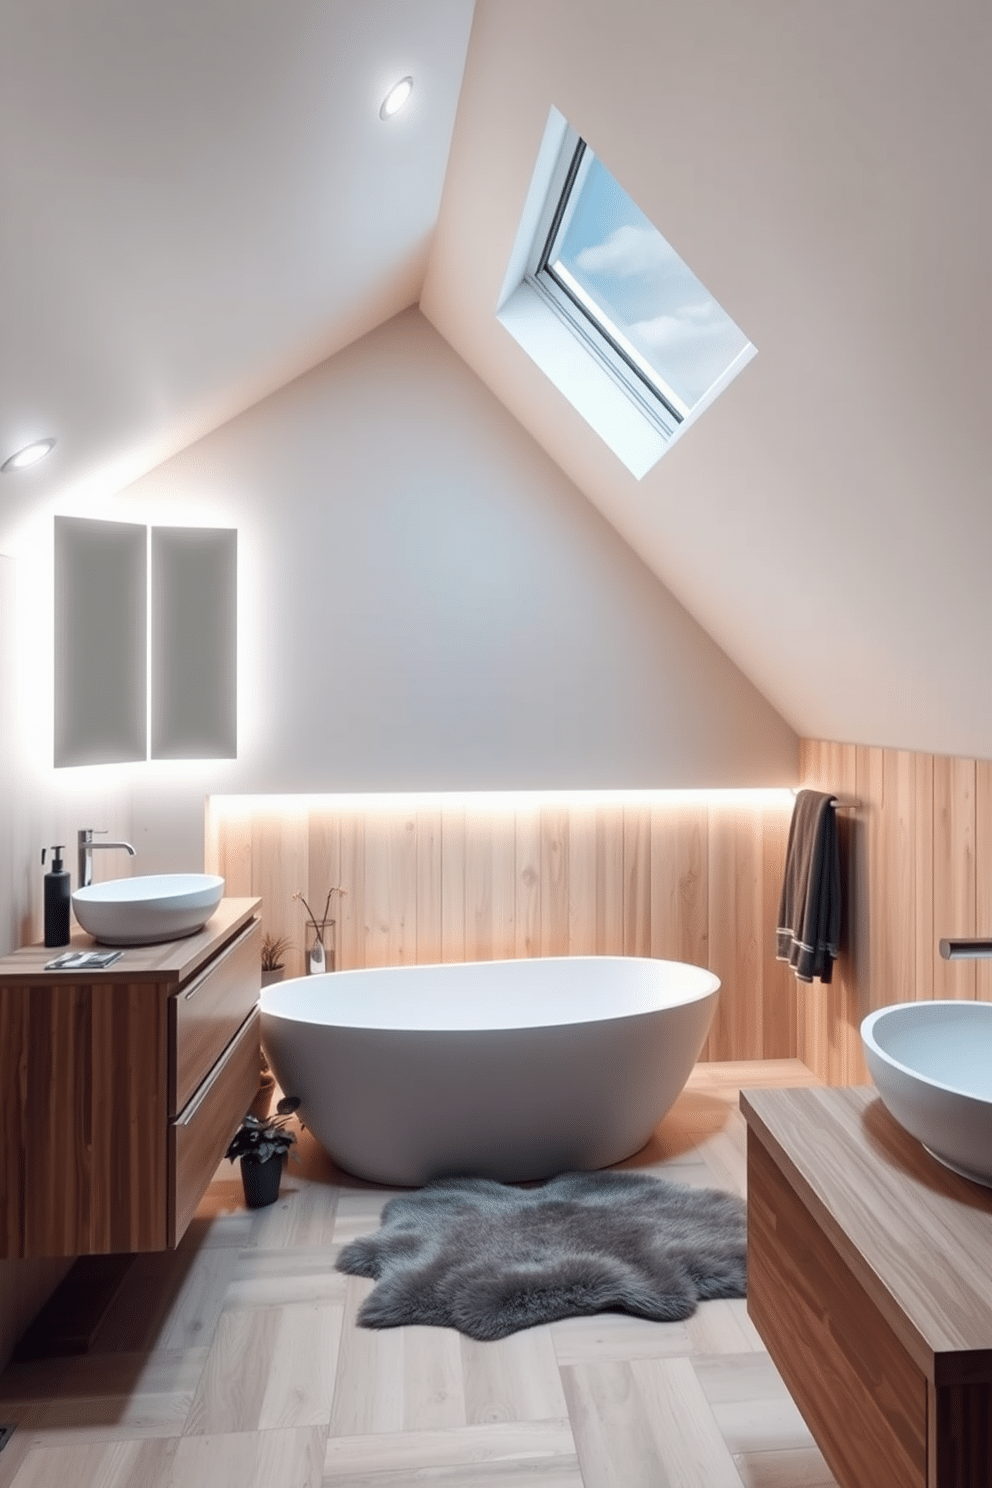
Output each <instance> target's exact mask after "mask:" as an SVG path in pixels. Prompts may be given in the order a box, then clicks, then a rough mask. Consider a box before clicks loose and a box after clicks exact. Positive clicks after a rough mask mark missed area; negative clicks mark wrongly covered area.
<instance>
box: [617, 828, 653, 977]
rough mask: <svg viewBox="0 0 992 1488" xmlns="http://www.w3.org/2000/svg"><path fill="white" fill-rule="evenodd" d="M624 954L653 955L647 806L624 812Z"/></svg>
mask: <svg viewBox="0 0 992 1488" xmlns="http://www.w3.org/2000/svg"><path fill="white" fill-rule="evenodd" d="M623 953H624V955H625V956H650V954H651V816H650V812H649V811H646V810H645V809H644V808H643V807H630V806H625V807H624V812H623Z"/></svg>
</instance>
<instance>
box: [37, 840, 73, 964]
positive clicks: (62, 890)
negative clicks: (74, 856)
mask: <svg viewBox="0 0 992 1488" xmlns="http://www.w3.org/2000/svg"><path fill="white" fill-rule="evenodd" d="M62 852H63V846H62V844H61V843H59V845H58V846H57V847H53V848H52V849H51V853H52V866H51V868H50V869H49V870H48V872H47V873H46V874H45V944H46V946H64V945H68V944H69V910H70V909H71V907H72V892H71V889H72V882H71V876H70V874H69V870H68V868H63V866H62ZM41 866H42V867H43V868H44V866H45V849H44V848H42V849H41Z"/></svg>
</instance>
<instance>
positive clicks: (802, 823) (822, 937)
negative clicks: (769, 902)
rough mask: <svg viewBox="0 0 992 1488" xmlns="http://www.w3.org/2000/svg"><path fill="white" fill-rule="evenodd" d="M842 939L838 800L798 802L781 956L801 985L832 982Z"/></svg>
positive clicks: (804, 794)
mask: <svg viewBox="0 0 992 1488" xmlns="http://www.w3.org/2000/svg"><path fill="white" fill-rule="evenodd" d="M839 939H840V852H839V850H838V846H837V818H836V815H835V812H834V797H833V796H829V795H824V794H823V793H822V792H821V791H812V790H801V791H800V792H799V794H798V796H797V797H796V805H795V810H794V811H793V813H792V825H791V826H790V827H789V846H788V850H787V852H786V855H785V876H784V878H783V880H782V895H781V898H780V899H779V906H778V929H777V931H776V942H777V944H776V955H777V957H778V959H779V960H780V961H788V963H789V965H790V966H791V967H792V969H793V971H794V972H795V973H796V976H797V977H798V978H799V980H800V981H801V982H811V981H812V980H813V978H814V977H819V978H820V981H821V982H829V981H830V978H831V976H832V974H833V965H834V958H835V957H836V955H837V943H838V941H839Z"/></svg>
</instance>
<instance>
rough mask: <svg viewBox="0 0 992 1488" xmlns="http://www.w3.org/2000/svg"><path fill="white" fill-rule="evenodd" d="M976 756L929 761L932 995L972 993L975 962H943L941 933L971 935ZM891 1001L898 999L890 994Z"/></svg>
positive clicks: (967, 995)
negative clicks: (939, 948)
mask: <svg viewBox="0 0 992 1488" xmlns="http://www.w3.org/2000/svg"><path fill="white" fill-rule="evenodd" d="M975 774H976V768H975V761H974V760H966V759H947V758H943V757H937V758H936V759H935V760H934V762H933V836H934V852H933V919H934V936H935V940H934V944H933V949H932V951H931V955H932V957H933V968H934V978H933V987H934V996H935V997H963V998H972V999H973V998H974V997H975V995H976V990H977V977H976V975H975V962H974V961H942V960H941V959H940V956H939V952H938V949H937V947H938V945H939V942H940V939H941V937H942V936H973V935H974V934H975ZM889 1000H890V1001H898V999H897V998H891V999H889Z"/></svg>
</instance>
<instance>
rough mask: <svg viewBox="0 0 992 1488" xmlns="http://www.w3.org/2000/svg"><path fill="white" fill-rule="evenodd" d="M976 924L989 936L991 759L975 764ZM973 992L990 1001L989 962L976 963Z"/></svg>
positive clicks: (991, 921) (991, 972)
mask: <svg viewBox="0 0 992 1488" xmlns="http://www.w3.org/2000/svg"><path fill="white" fill-rule="evenodd" d="M975 927H976V928H975V934H976V935H981V936H985V935H992V760H978V761H977V763H976V766H975ZM975 994H976V996H977V997H979V998H980V999H981V1001H982V1002H992V961H978V962H976V964H975Z"/></svg>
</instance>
